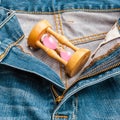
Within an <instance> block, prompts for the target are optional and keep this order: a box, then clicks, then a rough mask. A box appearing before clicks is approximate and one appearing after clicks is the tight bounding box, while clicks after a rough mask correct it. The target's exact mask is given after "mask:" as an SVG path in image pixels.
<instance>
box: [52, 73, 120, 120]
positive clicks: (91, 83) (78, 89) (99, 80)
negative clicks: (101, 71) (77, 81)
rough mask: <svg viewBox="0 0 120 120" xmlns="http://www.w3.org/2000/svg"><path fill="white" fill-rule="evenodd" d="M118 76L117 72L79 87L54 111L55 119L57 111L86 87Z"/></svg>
mask: <svg viewBox="0 0 120 120" xmlns="http://www.w3.org/2000/svg"><path fill="white" fill-rule="evenodd" d="M118 74H120V71H117V72H115V73H113V74H109V75H107V76H105V77H102V78H99V79H97V80H96V81H94V82H90V83H89V84H87V85H83V86H81V87H78V88H77V89H75V90H73V91H72V92H70V93H69V94H67V95H66V97H65V98H64V100H63V101H62V102H61V103H60V104H59V106H58V107H57V108H56V109H55V111H54V113H53V117H54V114H55V113H56V112H57V110H58V109H59V108H60V107H61V105H62V104H63V103H64V102H65V101H66V100H67V99H68V98H69V97H71V96H72V95H73V94H75V93H77V92H79V91H80V90H82V89H84V88H86V87H89V86H91V85H95V84H97V83H99V82H102V81H104V80H105V79H108V78H110V77H111V76H112V77H113V76H116V75H118ZM53 120H54V119H53Z"/></svg>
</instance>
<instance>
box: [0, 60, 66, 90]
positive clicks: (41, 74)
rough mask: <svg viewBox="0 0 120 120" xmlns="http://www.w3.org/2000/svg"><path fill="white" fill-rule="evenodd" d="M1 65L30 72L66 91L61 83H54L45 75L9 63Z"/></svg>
mask: <svg viewBox="0 0 120 120" xmlns="http://www.w3.org/2000/svg"><path fill="white" fill-rule="evenodd" d="M1 64H3V65H8V66H10V67H13V68H16V69H19V70H22V71H26V72H29V73H32V74H35V75H38V76H40V77H43V78H45V79H46V80H48V81H50V82H52V83H53V84H55V85H57V86H59V87H60V88H62V89H65V88H64V86H61V85H59V84H60V82H54V81H52V80H51V79H50V78H47V77H46V76H44V75H42V74H39V73H37V72H34V71H30V70H28V69H24V68H20V67H17V66H14V65H11V64H8V63H7V62H1Z"/></svg>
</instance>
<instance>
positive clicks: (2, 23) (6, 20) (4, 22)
mask: <svg viewBox="0 0 120 120" xmlns="http://www.w3.org/2000/svg"><path fill="white" fill-rule="evenodd" d="M14 16H15V12H12V13H11V15H9V16H8V17H7V18H5V20H4V21H3V22H1V23H0V29H1V28H2V27H3V26H4V25H5V24H6V23H7V22H9V20H11V18H12V17H14Z"/></svg>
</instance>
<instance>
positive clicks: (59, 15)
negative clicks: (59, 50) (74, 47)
mask: <svg viewBox="0 0 120 120" xmlns="http://www.w3.org/2000/svg"><path fill="white" fill-rule="evenodd" d="M58 19H59V25H60V31H61V34H62V35H64V32H63V26H62V19H61V14H58ZM62 47H63V48H64V45H62ZM64 72H65V69H64ZM65 87H66V88H67V87H68V79H67V76H66V75H65Z"/></svg>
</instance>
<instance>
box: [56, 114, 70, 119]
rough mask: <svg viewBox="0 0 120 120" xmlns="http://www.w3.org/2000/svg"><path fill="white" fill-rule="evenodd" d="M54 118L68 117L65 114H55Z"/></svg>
mask: <svg viewBox="0 0 120 120" xmlns="http://www.w3.org/2000/svg"><path fill="white" fill-rule="evenodd" d="M55 118H57V119H59V118H61V119H62V118H63V119H68V116H67V115H55Z"/></svg>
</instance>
